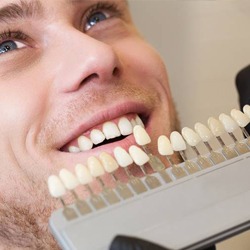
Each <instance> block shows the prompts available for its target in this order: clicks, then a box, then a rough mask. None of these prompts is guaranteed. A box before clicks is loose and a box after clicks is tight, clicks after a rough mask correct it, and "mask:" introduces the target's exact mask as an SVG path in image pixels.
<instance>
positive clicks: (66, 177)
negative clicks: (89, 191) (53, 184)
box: [59, 169, 79, 190]
mask: <svg viewBox="0 0 250 250" xmlns="http://www.w3.org/2000/svg"><path fill="white" fill-rule="evenodd" d="M59 177H60V179H61V181H62V182H63V184H64V186H65V187H66V188H67V189H68V190H73V189H75V188H76V187H77V186H78V185H79V181H78V180H77V178H76V176H74V175H73V174H72V173H71V172H70V171H69V170H67V169H61V171H60V173H59Z"/></svg>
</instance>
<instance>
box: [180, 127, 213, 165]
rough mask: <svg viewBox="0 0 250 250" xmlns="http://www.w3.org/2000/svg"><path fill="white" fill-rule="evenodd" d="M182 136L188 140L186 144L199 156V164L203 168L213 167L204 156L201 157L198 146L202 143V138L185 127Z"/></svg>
mask: <svg viewBox="0 0 250 250" xmlns="http://www.w3.org/2000/svg"><path fill="white" fill-rule="evenodd" d="M181 133H182V136H183V137H184V139H185V140H186V142H187V143H188V144H189V145H190V146H191V148H192V149H193V150H194V152H195V153H196V155H197V163H198V164H199V166H200V167H201V168H208V167H211V166H212V164H211V162H210V161H209V160H208V159H207V158H206V157H204V156H201V154H200V152H199V151H198V149H197V145H198V143H199V142H201V137H200V136H199V135H198V134H197V133H196V132H194V130H192V129H191V128H188V127H184V128H183V129H182V131H181Z"/></svg>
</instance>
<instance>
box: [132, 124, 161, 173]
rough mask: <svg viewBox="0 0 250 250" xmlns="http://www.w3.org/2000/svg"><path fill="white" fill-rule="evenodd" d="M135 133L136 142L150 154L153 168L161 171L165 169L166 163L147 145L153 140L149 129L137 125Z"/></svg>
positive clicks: (150, 163) (150, 162)
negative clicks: (148, 131) (150, 150)
mask: <svg viewBox="0 0 250 250" xmlns="http://www.w3.org/2000/svg"><path fill="white" fill-rule="evenodd" d="M133 134H134V137H135V141H136V143H137V144H138V145H140V146H142V148H143V150H144V151H145V153H146V154H147V155H148V156H149V165H150V166H151V167H152V168H153V170H155V171H157V172H159V171H161V170H163V169H165V165H164V164H163V163H162V162H161V160H160V159H159V158H158V157H156V156H155V155H153V154H151V153H150V152H149V150H148V148H147V146H146V145H148V144H149V143H150V142H151V138H150V137H149V135H148V133H147V131H146V130H145V129H144V128H143V127H142V126H140V125H136V126H135V127H134V129H133Z"/></svg>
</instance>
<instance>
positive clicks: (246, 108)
mask: <svg viewBox="0 0 250 250" xmlns="http://www.w3.org/2000/svg"><path fill="white" fill-rule="evenodd" d="M243 112H244V113H245V114H246V115H247V116H248V117H249V118H250V105H248V104H246V105H245V106H244V107H243Z"/></svg>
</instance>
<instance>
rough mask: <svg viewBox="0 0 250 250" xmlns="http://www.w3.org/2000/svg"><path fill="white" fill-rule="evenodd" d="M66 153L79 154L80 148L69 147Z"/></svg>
mask: <svg viewBox="0 0 250 250" xmlns="http://www.w3.org/2000/svg"><path fill="white" fill-rule="evenodd" d="M68 151H69V152H70V153H79V152H81V150H80V148H78V147H75V146H69V148H68Z"/></svg>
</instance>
